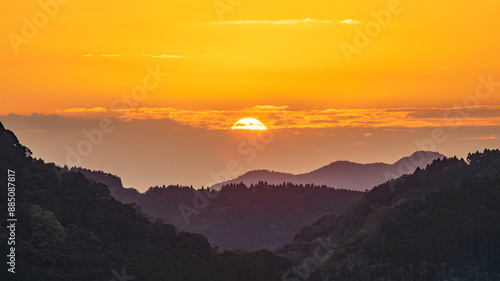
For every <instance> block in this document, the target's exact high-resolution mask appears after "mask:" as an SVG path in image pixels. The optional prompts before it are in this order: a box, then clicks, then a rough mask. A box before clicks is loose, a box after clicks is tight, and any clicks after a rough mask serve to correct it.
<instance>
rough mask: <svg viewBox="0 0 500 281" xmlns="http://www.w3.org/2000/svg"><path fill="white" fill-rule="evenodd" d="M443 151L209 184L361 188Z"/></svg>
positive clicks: (265, 173)
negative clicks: (390, 160) (387, 160)
mask: <svg viewBox="0 0 500 281" xmlns="http://www.w3.org/2000/svg"><path fill="white" fill-rule="evenodd" d="M444 157H445V156H444V155H443V154H440V153H437V152H432V151H417V152H414V153H413V154H412V155H410V156H407V157H403V158H401V159H400V160H398V161H397V162H395V163H394V164H386V163H370V164H359V163H354V162H349V161H336V162H333V163H331V164H329V165H327V166H324V167H322V168H319V169H317V170H314V171H312V172H309V173H305V174H298V175H294V174H290V173H281V172H275V171H268V170H255V171H250V172H248V173H246V174H244V175H242V176H239V177H237V178H235V179H233V180H229V181H225V182H221V183H218V184H215V185H213V186H212V187H211V188H213V189H216V190H218V189H220V188H221V187H222V186H223V185H226V184H233V183H241V182H242V183H244V184H245V185H247V186H250V185H251V184H256V183H258V182H259V181H265V182H267V183H269V184H282V183H283V182H286V183H288V182H291V183H293V184H303V185H304V184H315V185H326V186H330V187H335V188H343V189H351V190H358V191H364V190H366V189H371V188H373V187H374V186H376V185H379V184H382V183H384V182H386V181H388V180H390V179H396V178H399V177H400V176H402V175H404V174H412V173H413V172H414V171H415V170H416V169H417V168H420V169H424V168H425V167H426V166H427V165H429V164H431V163H432V161H434V160H436V159H438V158H439V159H443V158H444Z"/></svg>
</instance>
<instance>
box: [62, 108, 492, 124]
mask: <svg viewBox="0 0 500 281" xmlns="http://www.w3.org/2000/svg"><path fill="white" fill-rule="evenodd" d="M57 112H58V113H60V114H62V115H66V116H92V117H95V116H99V114H102V115H106V116H109V117H116V118H120V119H122V120H125V121H130V120H146V119H172V120H174V121H176V122H178V123H180V124H184V125H187V126H190V127H198V128H206V129H213V130H224V129H228V128H230V127H231V126H232V125H233V124H234V123H235V122H236V121H237V120H239V119H242V118H246V117H252V118H256V119H258V120H260V121H261V122H263V123H264V125H266V126H267V127H268V128H282V129H286V128H311V129H316V128H339V127H359V128H366V127H370V128H422V127H452V126H457V125H459V126H471V127H472V126H499V125H500V112H498V110H497V106H477V107H464V108H371V109H321V110H319V109H312V110H311V109H309V110H306V109H301V110H292V109H290V108H289V107H288V106H275V105H257V106H254V107H250V108H244V109H235V110H186V109H178V108H171V107H156V108H151V107H140V108H128V109H106V108H102V107H95V108H88V109H85V108H69V109H64V110H59V111H57ZM460 113H462V114H464V113H467V115H464V116H465V117H460V115H459V114H460ZM459 117H460V118H459Z"/></svg>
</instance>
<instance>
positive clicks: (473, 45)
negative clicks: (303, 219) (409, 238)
mask: <svg viewBox="0 0 500 281" xmlns="http://www.w3.org/2000/svg"><path fill="white" fill-rule="evenodd" d="M40 3H42V4H40ZM43 3H45V4H43ZM499 12H500V2H499V1H491V0H478V1H474V2H468V1H458V2H456V1H455V2H449V1H430V0H402V1H395V0H374V1H366V0H365V1H357V0H353V1H326V0H318V1H303V0H302V1H299V0H288V1H276V0H265V1H264V0H241V1H237V0H232V1H228V0H221V1H213V0H203V1H202V0H182V1H180V0H179V1H175V0H171V1H164V0H161V1H160V0H150V1H131V0H122V1H96V0H86V1H78V0H64V1H63V0H60V2H57V1H56V0H42V1H40V2H39V1H35V0H23V1H11V2H9V3H8V4H6V7H4V9H2V10H1V11H0V16H1V19H0V21H1V23H2V24H1V25H0V33H1V34H4V40H2V41H1V43H0V62H1V66H0V95H1V102H0V121H1V122H4V124H5V125H6V126H7V128H9V125H10V128H9V129H12V130H13V131H14V132H15V133H17V134H18V136H19V138H20V141H21V142H22V143H24V144H26V145H28V146H30V147H32V148H33V150H34V152H35V156H37V157H43V158H44V159H45V160H47V161H54V162H56V163H58V164H61V165H64V164H65V162H66V160H65V156H66V154H67V150H66V147H67V146H68V145H69V146H70V147H76V145H77V144H78V142H79V140H81V139H84V136H83V134H82V130H83V129H86V130H91V129H93V128H99V122H100V120H102V118H104V117H106V118H110V119H109V120H112V122H113V125H114V126H116V130H113V132H111V133H109V134H105V137H104V140H103V142H102V144H99V145H98V146H97V147H96V148H95V150H94V151H93V152H92V154H91V155H89V156H88V157H84V159H83V160H82V162H81V166H84V167H88V168H91V169H101V170H106V171H109V172H112V173H116V174H118V175H119V176H122V177H123V178H124V181H125V183H126V185H130V186H136V187H137V188H139V189H141V190H144V189H145V188H147V187H148V186H149V185H151V184H164V183H165V184H169V183H182V184H193V185H196V186H201V185H202V184H204V183H205V182H207V181H210V177H209V176H208V175H207V174H208V173H209V172H210V171H211V170H220V169H224V167H225V165H226V163H227V161H232V160H235V161H240V162H239V163H240V164H241V167H242V169H241V172H245V171H248V170H250V169H258V168H266V169H274V170H279V171H284V172H296V173H298V172H306V171H308V170H311V169H314V168H319V167H320V166H322V165H325V164H328V163H329V162H332V161H335V160H352V161H358V162H365V163H366V162H371V161H386V162H391V161H396V160H397V159H398V157H400V156H406V155H409V154H411V152H413V151H415V150H420V148H419V147H418V145H416V142H415V140H423V139H426V138H429V137H431V138H432V132H433V130H434V129H436V128H441V129H442V130H444V131H445V132H446V133H445V134H446V136H447V139H446V141H443V142H441V143H438V144H436V147H435V149H436V150H438V151H440V152H442V153H445V154H447V155H459V156H464V154H465V153H466V152H467V151H470V150H475V149H484V148H485V147H489V148H495V147H498V141H499V139H500V133H499V128H500V95H499V93H500V52H499V51H498V50H500V36H498V35H497V33H498V30H500V21H499V20H498V13H499ZM361 33H362V35H360V34H361ZM360 42H361V43H363V44H359V43H360ZM346 46H349V47H346ZM346 48H349V49H348V50H350V51H351V52H350V53H349V52H347V53H346ZM353 50H354V51H353ZM497 81H498V82H497ZM141 89H142V90H141ZM144 89H145V90H144ZM245 117H253V118H256V119H258V120H260V121H262V123H263V124H264V125H265V126H266V127H267V128H269V129H270V130H276V131H275V133H274V139H273V140H272V141H271V142H270V143H269V144H267V146H266V148H265V149H262V150H259V155H258V157H256V158H255V160H252V161H246V160H242V159H247V156H248V155H242V153H240V152H238V145H239V144H241V142H244V141H245V140H246V139H247V138H248V137H251V136H249V135H244V136H243V135H236V134H234V132H231V131H230V128H231V126H232V125H233V124H234V123H235V122H236V121H237V120H239V119H242V118H245ZM55 124H57V125H55ZM138 130H141V132H142V133H140V134H139V133H137V132H138ZM155 138H156V139H155ZM139 147H142V148H139ZM141 150H145V151H143V152H144V153H140V151H141ZM146 151H147V153H146ZM154 151H156V154H155V152H154ZM98 154H102V155H98ZM147 156H148V157H147ZM124 161H125V162H127V163H128V164H127V165H125V164H124V163H125V162H124ZM151 165H154V168H153V167H151ZM134 171H135V172H134ZM141 174H142V175H144V177H146V178H147V180H146V179H144V178H143V177H141Z"/></svg>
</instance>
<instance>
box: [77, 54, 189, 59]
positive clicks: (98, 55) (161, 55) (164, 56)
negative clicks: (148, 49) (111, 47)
mask: <svg viewBox="0 0 500 281" xmlns="http://www.w3.org/2000/svg"><path fill="white" fill-rule="evenodd" d="M83 56H84V57H118V58H119V57H140V58H183V57H184V56H181V55H167V54H159V55H128V54H85V55H83Z"/></svg>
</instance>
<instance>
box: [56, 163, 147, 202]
mask: <svg viewBox="0 0 500 281" xmlns="http://www.w3.org/2000/svg"><path fill="white" fill-rule="evenodd" d="M64 169H67V167H64V168H63V170H64ZM69 171H70V172H80V173H82V174H83V175H84V176H85V177H87V178H89V179H92V180H94V181H96V182H98V183H102V184H104V185H106V186H107V187H108V189H109V192H110V193H111V196H113V197H114V198H116V199H117V200H118V201H120V202H122V203H132V202H137V201H138V200H139V199H140V198H141V193H140V192H139V191H137V190H136V189H134V188H125V187H123V184H122V179H121V178H120V177H118V176H116V175H113V174H110V173H105V172H103V171H92V170H89V169H84V168H77V167H73V168H71V169H69Z"/></svg>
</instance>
